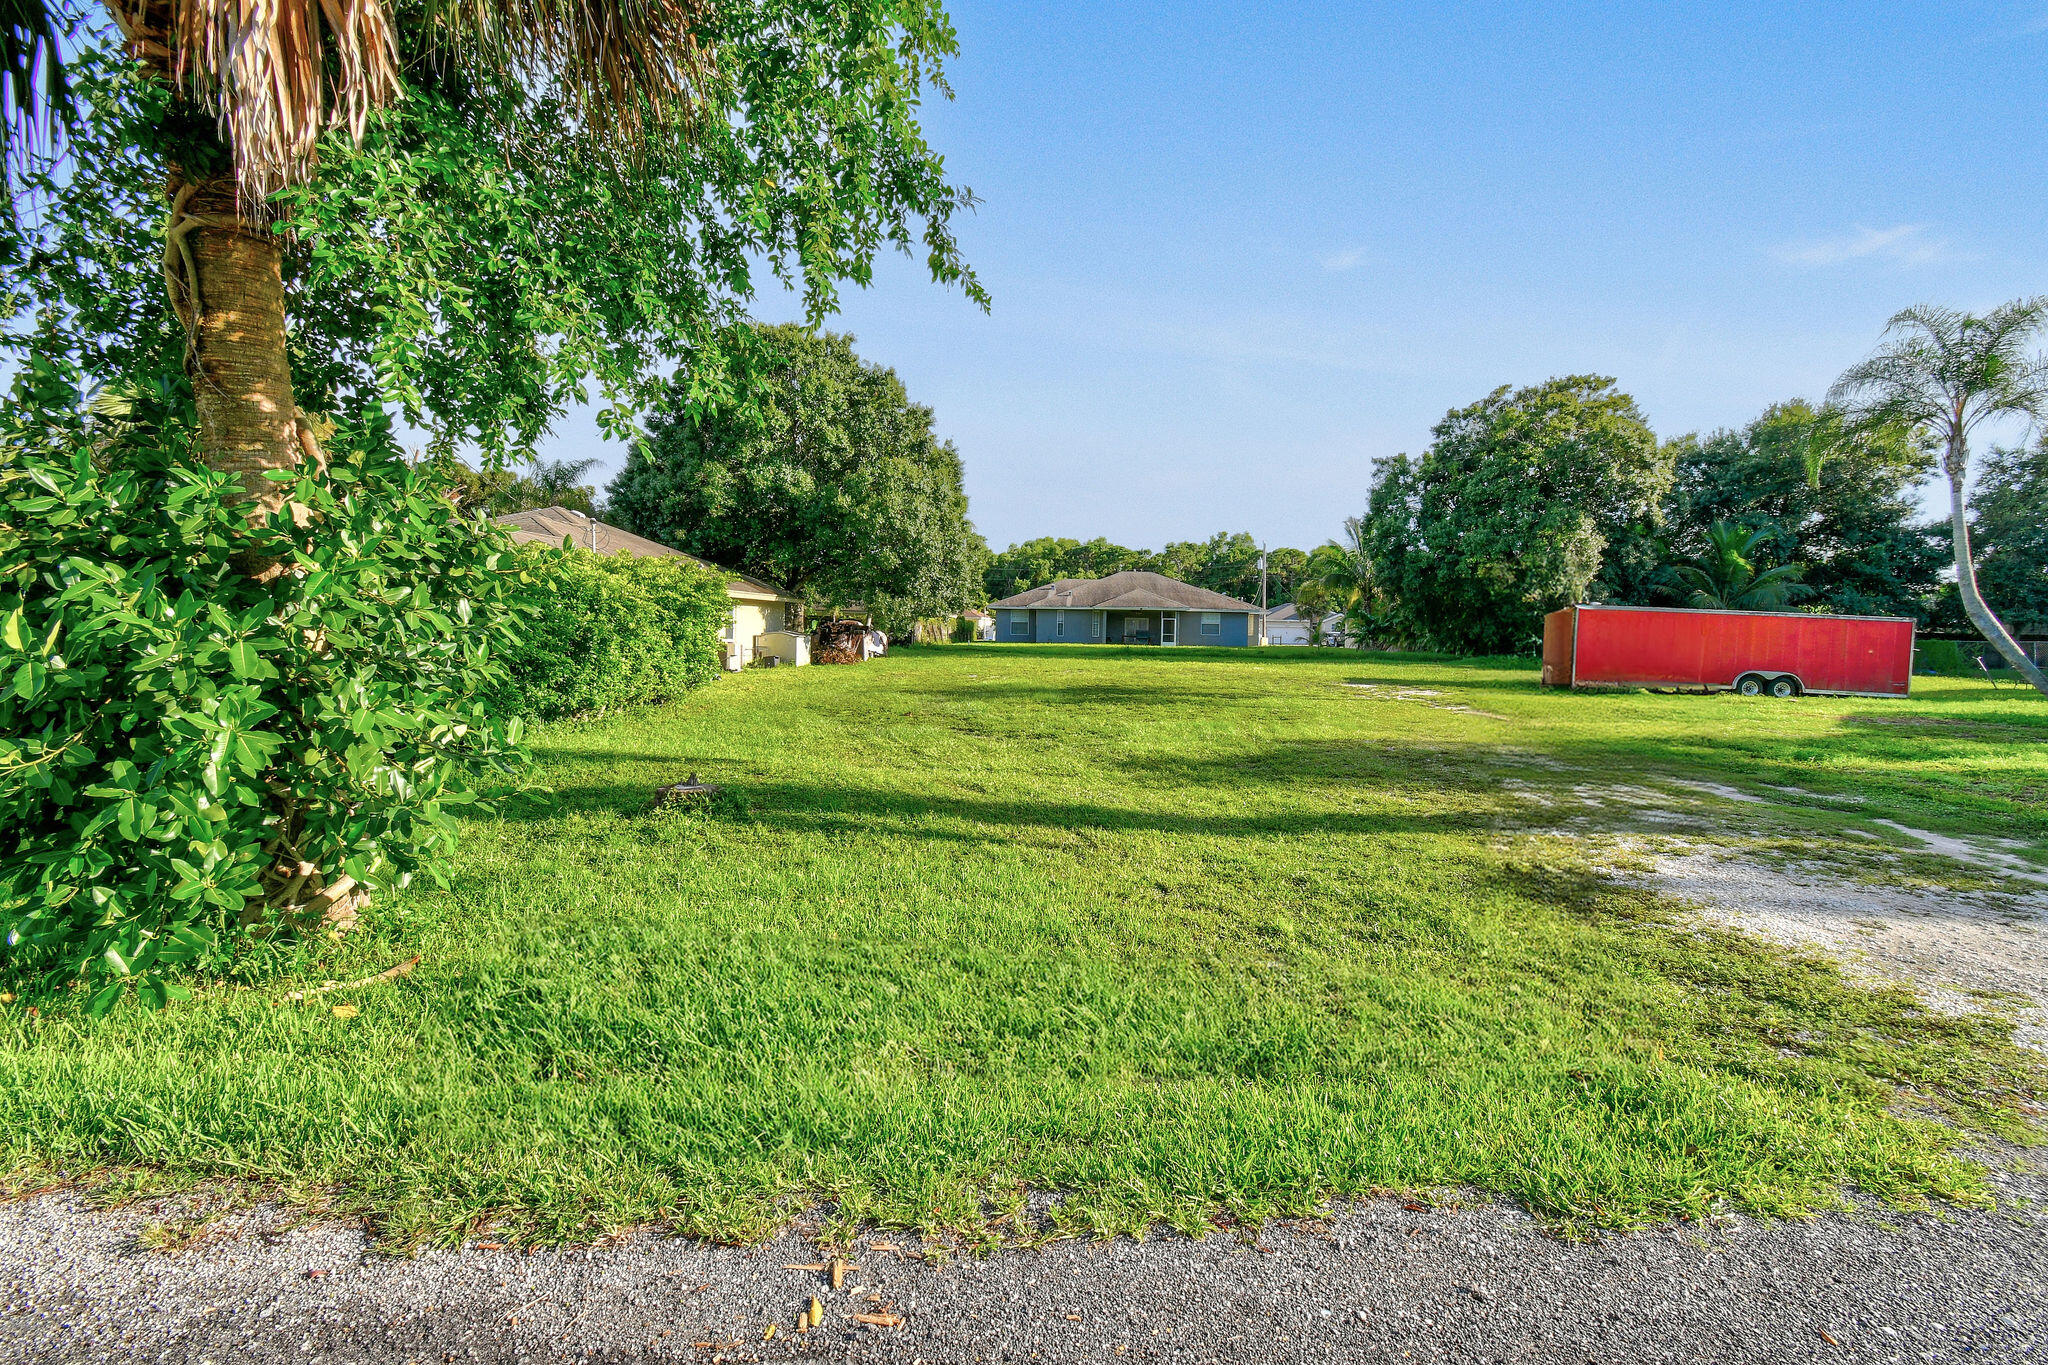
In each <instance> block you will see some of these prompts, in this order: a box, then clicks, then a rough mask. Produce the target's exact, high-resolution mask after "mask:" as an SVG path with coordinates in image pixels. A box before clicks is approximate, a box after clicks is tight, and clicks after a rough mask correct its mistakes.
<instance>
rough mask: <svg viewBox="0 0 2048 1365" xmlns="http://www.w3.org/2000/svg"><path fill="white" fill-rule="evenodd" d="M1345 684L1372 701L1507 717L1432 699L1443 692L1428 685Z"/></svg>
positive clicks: (1500, 718)
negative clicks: (1417, 704)
mask: <svg viewBox="0 0 2048 1365" xmlns="http://www.w3.org/2000/svg"><path fill="white" fill-rule="evenodd" d="M1343 686H1344V687H1345V688H1347V689H1349V690H1350V691H1351V692H1352V693H1353V694H1354V695H1357V696H1362V697H1365V698H1366V699H1368V700H1370V701H1418V702H1421V703H1422V704H1423V705H1424V706H1427V707H1429V708H1430V709H1431V710H1432V711H1463V712H1465V713H1466V714H1467V715H1473V716H1485V717H1486V718H1487V719H1488V720H1506V719H1507V717H1506V716H1503V715H1501V714H1500V713H1499V712H1498V711H1482V710H1480V709H1479V708H1478V707H1476V706H1467V705H1465V703H1463V702H1438V701H1432V700H1430V699H1431V698H1432V697H1441V696H1442V695H1443V693H1441V692H1434V691H1431V690H1430V689H1429V688H1427V687H1393V686H1382V685H1381V684H1379V683H1369V682H1348V683H1345V684H1343Z"/></svg>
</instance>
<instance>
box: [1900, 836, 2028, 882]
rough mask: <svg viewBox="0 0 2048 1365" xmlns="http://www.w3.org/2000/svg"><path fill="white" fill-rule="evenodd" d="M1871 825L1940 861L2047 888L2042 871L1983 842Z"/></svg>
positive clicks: (2009, 844)
mask: <svg viewBox="0 0 2048 1365" xmlns="http://www.w3.org/2000/svg"><path fill="white" fill-rule="evenodd" d="M1871 823H1872V824H1878V825H1883V826H1884V827H1885V828H1887V829H1895V830H1897V831H1898V832H1899V833H1901V834H1903V835H1905V836H1906V837H1907V838H1908V839H1911V840H1913V841H1914V842H1915V843H1917V844H1919V845H1920V846H1921V847H1922V848H1924V849H1926V850H1927V851H1928V852H1929V853H1937V854H1940V855H1941V856H1942V857H1944V858H1954V859H1956V860H1957V861H1958V862H1962V863H1973V862H1974V863H1988V864H1989V865H1991V866H1993V867H1995V868H1997V869H1998V870H1999V871H2001V872H2003V873H2005V874H2006V875H2007V876H2010V877H2018V878H2019V879H2020V880H2021V881H2028V882H2035V883H2038V884H2040V885H2042V886H2048V872H2044V871H2043V870H2042V869H2041V868H2039V867H2037V866H2035V865H2034V864H2033V863H2030V862H2028V861H2027V860H2026V859H2025V858H2015V857H2014V856H2013V855H2012V854H2010V853H2004V852H2000V851H1999V850H1998V849H1996V848H1990V847H1987V846H1986V845H1985V842H1984V841H1983V840H1978V839H1961V838H1957V837H1955V836H1953V835H1948V834H1931V833H1929V832H1928V831H1926V830H1924V829H1914V828H1913V827H1912V826H1910V825H1902V824H1900V823H1899V822H1898V821H1896V820H1874V821H1872V822H1871ZM1992 842H1994V843H1997V844H2001V845H2003V846H2004V847H2006V848H2025V847H2026V845H2025V844H2023V843H2021V842H2020V841H2019V840H2018V839H1997V840H1993V841H1992Z"/></svg>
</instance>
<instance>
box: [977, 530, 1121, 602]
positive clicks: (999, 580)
mask: <svg viewBox="0 0 2048 1365" xmlns="http://www.w3.org/2000/svg"><path fill="white" fill-rule="evenodd" d="M1151 561H1152V556H1151V553H1150V552H1149V551H1145V550H1133V549H1131V548H1129V547H1128V546H1124V545H1117V544H1114V543H1113V542H1111V541H1108V540H1105V539H1104V538H1102V537H1101V536H1097V537H1096V538H1095V539H1093V540H1091V541H1087V542H1085V543H1084V542H1082V541H1078V540H1070V539H1066V538H1063V537H1057V536H1041V537H1039V538H1038V539H1037V540H1027V541H1025V542H1023V543H1022V544H1020V545H1012V546H1010V547H1009V548H1008V549H1006V550H1004V551H1003V552H1002V553H1001V554H997V555H992V556H990V558H989V562H988V569H987V571H986V587H987V593H988V599H989V600H990V601H1000V600H1001V599H1003V598H1005V597H1011V596H1014V595H1015V594H1017V593H1020V592H1023V591H1024V590H1025V589H1026V588H1035V587H1038V586H1040V585H1041V584H1045V583H1051V582H1053V581H1055V580H1056V579H1061V578H1107V577H1108V576H1109V575H1110V574H1113V573H1122V572H1124V571H1125V570H1127V569H1144V568H1149V567H1151Z"/></svg>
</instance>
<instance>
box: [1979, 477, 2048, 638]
mask: <svg viewBox="0 0 2048 1365" xmlns="http://www.w3.org/2000/svg"><path fill="white" fill-rule="evenodd" d="M1971 500H1972V502H1973V503H1974V504H1975V512H1976V517H1975V520H1974V522H1973V523H1972V529H1971V540H1972V543H1973V544H1974V545H1975V546H1976V551H1977V582H1978V586H1979V587H1980V589H1981V590H1982V591H1983V594H1984V600H1985V601H1986V602H1987V603H1989V604H1990V606H1991V607H1992V609H1993V610H1995V611H1997V612H1999V613H2000V614H2002V615H2003V616H2004V617H2005V619H2006V620H2008V621H2010V622H2011V623H2012V625H2013V628H2014V629H2015V630H2017V631H2019V632H2020V633H2021V634H2023V635H2035V636H2039V635H2048V441H2037V442H2035V443H2034V444H2032V445H2028V446H2023V447H2019V448H2017V449H2012V450H1994V451H1992V452H1991V454H1990V455H1988V456H1986V457H1985V459H1984V463H1983V465H1982V467H1981V468H1980V469H1979V471H1978V475H1977V486H1976V489H1975V491H1974V493H1973V495H1972V499H1971Z"/></svg>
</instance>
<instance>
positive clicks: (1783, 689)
mask: <svg viewBox="0 0 2048 1365" xmlns="http://www.w3.org/2000/svg"><path fill="white" fill-rule="evenodd" d="M1771 695H1772V696H1774V697H1776V698H1778V699H1779V700H1780V701H1783V700H1784V699H1785V698H1787V697H1796V696H1798V695H1799V684H1798V683H1796V682H1794V681H1793V680H1792V679H1790V678H1773V679H1772V680H1771Z"/></svg>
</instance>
